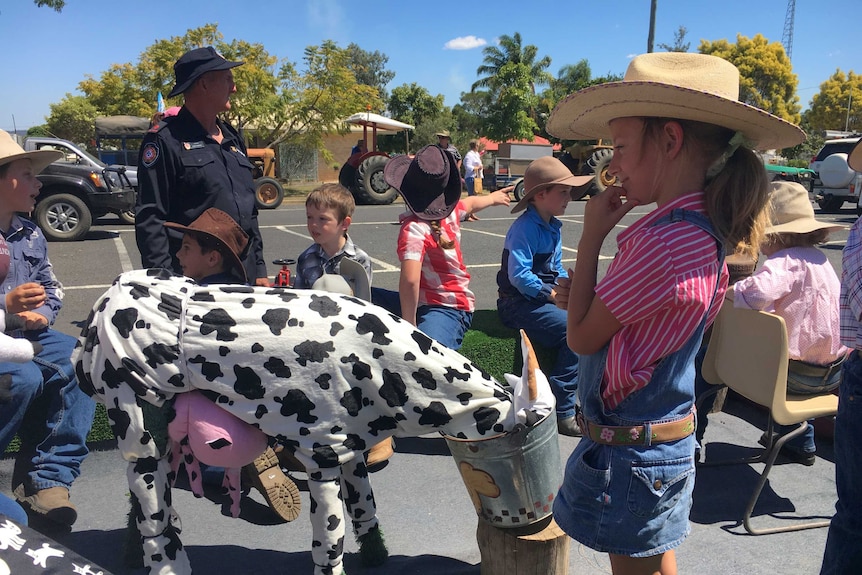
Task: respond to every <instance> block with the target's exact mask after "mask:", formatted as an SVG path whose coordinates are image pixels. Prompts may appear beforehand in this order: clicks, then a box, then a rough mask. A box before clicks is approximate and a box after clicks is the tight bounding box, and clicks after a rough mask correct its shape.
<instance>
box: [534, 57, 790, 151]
mask: <svg viewBox="0 0 862 575" xmlns="http://www.w3.org/2000/svg"><path fill="white" fill-rule="evenodd" d="M626 117H655V118H676V119H681V120H695V121H698V122H705V123H708V124H714V125H716V126H722V127H725V128H729V129H731V130H734V131H737V132H741V133H742V135H743V136H745V138H746V139H747V140H748V141H749V142H750V144H751V147H752V148H754V149H758V150H766V149H775V148H788V147H790V146H795V145H796V144H799V143H801V142H803V141H805V132H803V131H802V130H801V129H800V128H799V127H797V126H795V125H793V124H791V123H790V122H787V121H785V120H782V119H781V118H779V117H778V116H773V115H772V114H770V113H768V112H764V111H763V110H761V109H759V108H755V107H754V106H749V105H748V104H743V103H742V102H740V101H739V70H737V69H736V66H734V65H733V64H731V63H730V62H728V61H726V60H723V59H722V58H718V57H716V56H708V55H706V54H689V53H686V52H654V53H651V54H642V55H640V56H636V57H635V58H634V59H632V61H631V62H630V63H629V67H628V69H627V70H626V74H625V77H624V78H623V80H622V81H621V82H608V83H605V84H599V85H597V86H591V87H589V88H584V89H583V90H580V91H578V92H575V93H574V94H571V95H569V96H567V97H566V98H565V99H563V100H562V101H560V102H559V103H558V104H557V106H556V108H554V111H553V112H552V113H551V116H550V118H549V119H548V123H547V126H546V128H547V131H548V133H550V134H551V135H554V136H556V137H558V138H563V139H567V140H585V139H591V138H608V137H610V130H609V128H608V123H609V122H610V121H611V120H613V119H616V118H626Z"/></svg>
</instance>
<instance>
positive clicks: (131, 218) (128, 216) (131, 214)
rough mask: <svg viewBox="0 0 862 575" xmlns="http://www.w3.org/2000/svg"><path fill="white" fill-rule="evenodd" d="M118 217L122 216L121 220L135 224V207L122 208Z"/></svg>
mask: <svg viewBox="0 0 862 575" xmlns="http://www.w3.org/2000/svg"><path fill="white" fill-rule="evenodd" d="M117 217H118V218H120V221H121V222H123V223H124V224H129V225H135V209H134V208H132V209H131V210H122V211H119V212H117Z"/></svg>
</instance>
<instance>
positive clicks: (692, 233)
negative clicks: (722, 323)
mask: <svg viewBox="0 0 862 575" xmlns="http://www.w3.org/2000/svg"><path fill="white" fill-rule="evenodd" d="M677 208H681V209H686V210H691V211H695V212H700V213H702V214H704V215H705V214H706V208H705V206H704V202H703V192H693V193H689V194H685V195H683V196H681V197H679V198H677V199H675V200H674V201H672V202H670V203H669V204H667V205H665V206H664V207H661V208H658V209H656V210H655V211H653V212H652V213H650V214H648V215H646V216H644V217H643V218H641V219H640V220H638V221H637V222H635V224H634V225H633V226H632V227H631V228H629V229H627V230H625V231H624V232H622V233H620V234H619V236H618V238H617V249H618V251H617V255H616V257H615V258H614V261H613V262H612V263H611V265H610V267H609V268H608V272H607V274H606V275H605V277H604V278H603V279H602V280H601V281H600V282H599V283H598V285H597V286H596V296H597V297H598V298H599V299H601V301H602V302H603V303H604V304H605V306H607V308H608V310H610V312H611V313H612V314H613V315H614V317H616V318H617V320H618V321H619V322H620V323H621V324H622V326H623V327H622V328H621V329H620V330H619V331H618V332H617V333H615V334H614V335H613V337H612V338H611V341H610V343H609V346H608V359H607V364H606V366H605V374H604V381H603V383H602V398H603V399H604V402H605V406H606V407H607V408H608V409H613V408H615V407H616V406H617V405H619V403H620V402H621V401H622V400H623V399H625V398H626V397H627V396H628V395H629V394H631V393H634V392H635V391H637V390H639V389H642V388H643V387H644V386H646V385H647V384H648V383H649V382H650V379H651V378H652V374H653V370H654V369H655V366H656V363H657V362H658V360H660V359H661V358H663V357H666V356H668V355H670V354H671V353H673V352H675V351H678V350H679V349H680V348H681V347H682V346H683V344H685V342H686V341H687V340H688V339H689V338H690V337H691V336H692V334H693V333H694V330H695V329H696V328H697V326H698V324H700V322H701V320H702V319H703V316H704V314H705V313H707V312H708V317H707V321H708V324H711V323H712V321H713V320H714V319H715V316H716V315H717V314H718V310H719V308H720V307H721V302H722V299H723V295H724V291H725V290H726V289H727V281H728V274H727V266H722V268H721V270H719V269H718V260H717V255H718V252H717V245H716V242H715V240H714V239H713V238H712V236H710V235H709V234H708V233H706V232H705V231H703V230H701V229H700V228H698V227H696V226H694V225H692V224H690V223H685V222H679V223H673V224H665V225H659V226H655V227H651V226H652V224H653V223H654V222H655V221H656V220H658V219H660V218H662V217H663V216H665V215H667V214H668V213H669V212H670V211H671V210H674V209H677ZM719 272H720V273H719ZM716 281H719V287H718V292H717V293H716V295H715V299H714V300H713V294H714V293H715V287H716ZM710 302H712V306H711V307H710Z"/></svg>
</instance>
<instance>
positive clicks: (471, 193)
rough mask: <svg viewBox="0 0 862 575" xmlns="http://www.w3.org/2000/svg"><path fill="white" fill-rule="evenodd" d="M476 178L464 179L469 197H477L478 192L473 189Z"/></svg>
mask: <svg viewBox="0 0 862 575" xmlns="http://www.w3.org/2000/svg"><path fill="white" fill-rule="evenodd" d="M475 181H476V178H464V185H465V186H467V195H468V196H475V195H476V190H475V189H474V188H473V186H474V185H475Z"/></svg>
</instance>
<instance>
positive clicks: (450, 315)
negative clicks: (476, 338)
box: [416, 305, 473, 351]
mask: <svg viewBox="0 0 862 575" xmlns="http://www.w3.org/2000/svg"><path fill="white" fill-rule="evenodd" d="M472 323H473V313H472V312H469V311H463V310H460V309H455V308H454V307H446V306H443V305H420V306H419V308H418V309H417V310H416V327H418V328H419V329H421V330H422V331H423V332H425V335H427V336H428V337H432V338H434V339H436V340H437V341H439V342H440V343H442V344H443V345H445V346H446V347H448V348H449V349H454V350H456V351H457V350H459V349H461V344H462V343H464V334H465V333H467V330H468V329H470V325H471V324H472Z"/></svg>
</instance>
